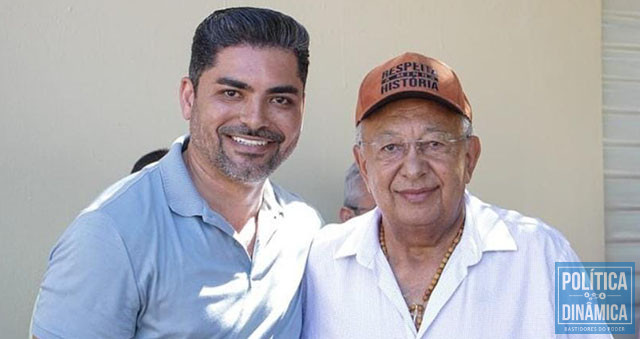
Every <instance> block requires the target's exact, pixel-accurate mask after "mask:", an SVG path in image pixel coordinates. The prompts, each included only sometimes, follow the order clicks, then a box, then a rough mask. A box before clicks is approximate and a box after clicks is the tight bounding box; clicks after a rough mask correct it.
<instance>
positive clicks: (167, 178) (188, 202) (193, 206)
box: [159, 135, 207, 217]
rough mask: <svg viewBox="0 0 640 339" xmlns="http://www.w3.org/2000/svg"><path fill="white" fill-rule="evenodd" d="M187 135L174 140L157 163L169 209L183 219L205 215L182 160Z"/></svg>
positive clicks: (198, 195)
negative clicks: (167, 151)
mask: <svg viewBox="0 0 640 339" xmlns="http://www.w3.org/2000/svg"><path fill="white" fill-rule="evenodd" d="M188 138H189V137H188V135H183V136H181V137H179V138H178V139H176V141H174V142H173V144H172V145H171V148H170V149H169V153H167V155H166V156H164V157H163V158H162V159H161V160H160V163H159V166H160V173H161V176H162V183H163V185H164V190H165V194H166V195H167V202H168V204H169V208H171V210H172V211H173V212H174V213H176V214H179V215H181V216H183V217H193V216H203V215H205V207H207V206H206V204H205V202H204V200H203V199H202V197H201V196H200V193H198V190H197V189H196V187H195V185H194V184H193V181H192V180H191V176H190V175H189V171H188V170H187V166H186V165H185V163H184V160H183V158H182V150H183V147H184V145H185V143H188V142H189V141H188Z"/></svg>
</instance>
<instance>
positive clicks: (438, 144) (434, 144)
mask: <svg viewBox="0 0 640 339" xmlns="http://www.w3.org/2000/svg"><path fill="white" fill-rule="evenodd" d="M425 145H426V146H427V147H429V148H431V149H438V148H442V147H443V146H444V143H443V142H440V141H438V140H430V141H427V142H425Z"/></svg>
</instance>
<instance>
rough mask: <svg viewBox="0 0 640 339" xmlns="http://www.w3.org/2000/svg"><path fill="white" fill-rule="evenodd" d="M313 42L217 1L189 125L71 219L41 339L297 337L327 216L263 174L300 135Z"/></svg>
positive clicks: (45, 304) (204, 37)
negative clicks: (149, 162) (312, 258)
mask: <svg viewBox="0 0 640 339" xmlns="http://www.w3.org/2000/svg"><path fill="white" fill-rule="evenodd" d="M308 48H309V36H308V34H307V31H306V29H305V28H304V27H303V26H302V25H300V24H299V23H298V22H297V21H295V20H294V19H293V18H291V17H289V16H287V15H284V14H282V13H279V12H276V11H273V10H269V9H260V8H249V7H240V8H228V9H223V10H219V11H215V12H213V14H211V15H210V16H208V17H207V18H206V19H205V20H204V21H203V22H202V23H201V24H200V25H199V26H198V28H197V29H196V32H195V35H194V37H193V43H192V48H191V62H190V65H189V75H188V76H186V77H184V78H183V79H182V80H181V84H180V91H179V99H180V105H181V109H182V116H183V117H184V119H186V120H187V121H189V134H188V135H185V136H182V137H180V138H178V139H177V140H176V141H175V142H174V143H173V145H172V146H171V148H170V149H169V152H168V153H167V155H165V156H164V157H163V158H162V159H161V160H160V161H159V162H158V163H157V164H156V165H153V166H149V167H147V169H145V170H144V171H142V172H140V174H139V175H132V176H128V177H126V178H124V179H122V180H121V181H119V182H117V183H116V184H114V185H113V186H111V187H110V188H109V189H107V190H106V191H105V192H104V193H103V194H102V195H100V196H99V197H98V198H97V199H96V200H95V201H94V202H93V203H92V204H91V205H90V206H89V207H87V208H86V209H85V210H84V211H82V212H81V213H80V215H79V216H78V217H77V218H76V219H75V220H74V221H73V223H72V224H71V225H70V226H69V227H68V228H67V230H66V231H65V232H64V234H63V235H62V236H61V238H60V239H59V240H58V243H57V244H56V245H55V246H54V248H53V250H52V251H51V254H50V256H49V265H48V268H47V270H46V272H45V275H44V279H43V281H42V284H41V287H40V292H39V296H38V300H37V301H36V307H35V312H34V316H33V322H32V333H33V334H34V336H35V337H38V338H297V337H298V336H299V335H300V330H301V321H302V320H301V317H302V315H301V307H302V300H301V295H302V294H303V291H302V289H301V287H300V283H301V281H302V276H303V273H304V266H305V262H306V260H307V253H308V251H309V246H310V244H311V238H312V235H313V234H314V232H315V231H316V230H317V229H319V228H320V226H321V224H322V220H321V218H320V216H319V215H318V214H317V212H316V210H315V209H314V208H312V207H311V206H309V205H307V204H306V203H304V202H303V201H301V199H300V198H299V197H297V196H296V195H294V194H292V193H289V192H287V191H286V190H284V189H283V188H281V187H279V186H278V185H276V184H274V183H272V182H271V181H270V180H269V179H268V177H269V175H270V174H271V173H272V172H273V171H274V170H275V169H276V168H277V167H278V166H279V165H280V164H281V163H282V162H283V161H284V160H285V159H286V158H287V157H288V156H289V155H290V154H291V152H292V151H293V150H294V148H295V147H296V144H297V142H298V138H299V137H300V132H301V127H302V118H303V107H304V97H305V94H304V90H305V82H306V78H307V70H308V65H309V60H308V58H309V50H308ZM292 239H294V240H295V241H292Z"/></svg>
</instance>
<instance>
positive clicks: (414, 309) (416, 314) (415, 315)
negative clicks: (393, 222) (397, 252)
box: [378, 220, 464, 330]
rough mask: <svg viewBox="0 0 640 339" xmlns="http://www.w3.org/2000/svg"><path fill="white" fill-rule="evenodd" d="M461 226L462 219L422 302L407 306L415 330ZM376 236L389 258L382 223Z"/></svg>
mask: <svg viewBox="0 0 640 339" xmlns="http://www.w3.org/2000/svg"><path fill="white" fill-rule="evenodd" d="M463 228H464V220H463V221H462V226H460V228H459V229H458V233H457V234H456V236H455V237H454V238H453V241H451V245H450V246H449V249H448V250H447V252H446V253H445V254H444V258H442V262H440V265H439V266H438V268H437V269H436V274H434V275H433V279H431V283H430V284H429V286H428V287H427V289H426V290H425V291H424V294H423V295H422V304H416V303H413V304H411V305H409V306H408V307H409V314H411V318H412V319H413V323H414V324H415V325H416V330H419V329H420V325H421V324H422V316H423V315H424V310H425V309H426V307H427V302H428V301H429V297H431V293H432V292H433V289H434V288H435V287H436V284H437V283H438V280H440V275H442V271H443V270H444V266H445V265H446V264H447V262H448V261H449V257H451V254H452V253H453V250H454V249H455V248H456V246H457V245H458V243H459V242H460V238H461V237H462V229H463ZM378 236H379V239H380V248H381V249H382V253H384V255H385V257H387V260H389V253H388V252H387V245H386V243H385V241H384V227H382V225H380V227H379V234H378Z"/></svg>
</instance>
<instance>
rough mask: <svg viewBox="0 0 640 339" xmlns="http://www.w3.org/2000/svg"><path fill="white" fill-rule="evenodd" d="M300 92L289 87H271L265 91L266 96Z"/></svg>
mask: <svg viewBox="0 0 640 339" xmlns="http://www.w3.org/2000/svg"><path fill="white" fill-rule="evenodd" d="M299 92H300V91H299V90H298V89H297V88H295V87H294V86H291V85H284V86H276V87H271V88H269V89H268V90H267V93H268V94H278V93H291V94H298V93H299Z"/></svg>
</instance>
